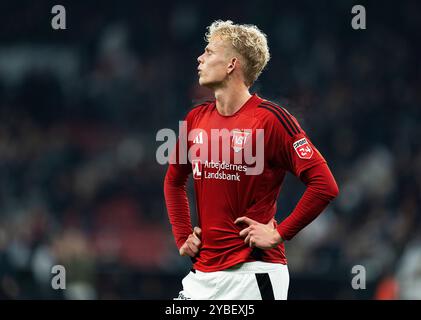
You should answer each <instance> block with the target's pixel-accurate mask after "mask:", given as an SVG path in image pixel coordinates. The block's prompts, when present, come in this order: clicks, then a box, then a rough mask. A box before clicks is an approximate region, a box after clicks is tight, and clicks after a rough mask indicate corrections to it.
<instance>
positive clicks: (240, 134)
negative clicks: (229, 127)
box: [231, 129, 250, 152]
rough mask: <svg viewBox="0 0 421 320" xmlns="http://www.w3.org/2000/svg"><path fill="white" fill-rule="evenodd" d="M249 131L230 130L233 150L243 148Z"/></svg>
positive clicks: (236, 150)
mask: <svg viewBox="0 0 421 320" xmlns="http://www.w3.org/2000/svg"><path fill="white" fill-rule="evenodd" d="M249 134H250V132H247V131H241V130H237V129H234V130H233V131H232V143H231V147H232V148H233V149H234V152H238V151H240V150H241V149H243V148H244V145H245V144H246V141H247V137H248V136H249Z"/></svg>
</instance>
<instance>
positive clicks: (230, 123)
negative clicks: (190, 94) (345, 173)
mask: <svg viewBox="0 0 421 320" xmlns="http://www.w3.org/2000/svg"><path fill="white" fill-rule="evenodd" d="M186 121H187V131H188V133H191V132H194V136H193V137H191V139H190V138H189V139H190V140H189V141H188V148H189V149H190V148H192V147H194V146H196V147H197V145H200V144H206V143H207V145H208V146H209V150H210V149H211V147H210V145H211V144H212V141H211V140H212V139H215V138H214V137H213V135H212V131H211V130H212V129H220V130H222V129H227V130H228V131H229V132H230V135H228V137H226V138H225V139H229V141H225V143H227V144H228V145H229V146H230V152H231V155H230V156H231V159H234V156H235V153H237V152H238V151H239V150H241V149H243V148H244V146H245V144H246V143H252V144H253V143H254V144H256V143H257V139H258V138H257V135H258V134H257V132H258V129H263V130H264V131H263V132H264V139H263V140H262V141H263V143H264V158H263V161H264V166H263V170H262V172H261V173H260V174H258V175H247V171H249V170H250V169H251V167H252V166H250V165H249V164H248V163H246V162H245V161H244V159H243V161H242V162H240V163H238V162H236V163H235V164H234V163H233V162H230V163H228V162H227V161H225V160H226V158H223V154H222V153H219V154H217V156H216V158H215V156H214V155H213V154H212V152H208V155H205V156H204V155H203V154H202V155H201V157H196V156H197V155H196V154H194V155H193V156H192V157H191V159H190V160H189V162H188V163H187V164H170V166H169V168H168V171H167V175H166V182H169V181H171V183H172V184H173V185H178V186H181V187H182V188H185V183H186V180H187V177H188V175H189V174H191V173H193V178H194V188H195V196H196V209H197V214H198V225H199V227H200V228H201V229H202V235H201V241H202V246H201V248H200V251H199V254H198V255H197V256H196V257H195V259H194V268H196V269H197V270H200V271H203V272H211V271H219V270H223V269H226V268H229V267H231V266H234V265H236V264H238V263H241V262H250V261H256V260H259V261H265V262H275V263H282V264H286V263H287V259H286V256H285V248H284V244H283V243H282V244H280V245H278V246H277V247H276V248H273V249H269V250H261V249H258V248H250V247H249V246H247V245H246V244H245V243H244V239H243V238H241V237H240V236H239V232H240V231H241V230H242V229H243V228H244V227H245V226H239V225H236V224H235V223H234V221H235V220H236V219H237V218H238V217H241V216H247V217H249V218H251V219H253V220H256V221H258V222H260V223H265V224H266V223H268V222H269V221H270V220H271V219H272V218H274V216H275V213H276V209H277V208H276V203H277V198H278V196H279V192H280V190H281V185H282V182H283V180H284V177H285V174H286V172H287V171H289V172H291V173H293V174H294V175H296V176H300V174H301V173H302V172H303V171H304V170H306V169H308V168H310V167H312V166H315V165H317V164H320V163H324V162H325V160H324V158H323V157H322V156H321V154H320V153H319V152H318V150H317V149H316V148H315V147H314V145H313V144H312V143H311V141H310V139H309V138H308V137H307V135H306V133H305V132H304V130H303V129H302V128H301V127H300V125H299V124H298V122H297V120H296V119H295V118H294V117H293V116H292V115H291V114H290V113H289V112H288V111H286V110H285V109H284V108H282V107H280V106H278V105H276V104H274V103H272V102H270V101H267V100H263V99H262V98H260V97H259V96H257V95H256V94H254V95H252V96H251V98H250V99H249V100H248V101H247V102H246V103H245V104H244V105H243V106H242V107H241V108H240V109H239V110H238V111H237V112H236V113H234V114H233V115H230V116H223V115H221V114H220V113H219V112H218V110H217V109H216V105H215V102H207V103H204V104H202V105H199V106H197V107H196V108H194V109H192V110H191V111H190V112H189V114H188V115H187V117H186ZM201 132H202V133H201ZM220 139H221V140H223V139H224V138H220ZM220 142H221V146H222V145H223V143H224V141H220ZM253 150H254V151H255V152H256V150H257V149H256V147H255V146H253ZM169 193H171V192H167V191H166V200H167V207H168V211H169V216H170V221H171V224H172V227H173V233H174V236H175V239H176V243H177V246H178V247H179V248H180V247H181V246H182V245H183V244H184V242H185V241H186V239H187V237H188V235H189V234H190V233H191V232H192V228H191V222H190V215H189V214H190V212H189V208H188V201H187V199H185V200H183V201H182V202H183V203H177V204H174V203H173V202H174V201H173V202H172V201H171V195H169ZM178 202H180V201H178ZM175 206H177V212H175V211H174V208H175ZM279 227H281V225H279V226H278V228H279ZM278 231H281V229H278ZM280 234H281V235H282V233H281V232H280Z"/></svg>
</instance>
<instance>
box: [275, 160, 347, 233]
mask: <svg viewBox="0 0 421 320" xmlns="http://www.w3.org/2000/svg"><path fill="white" fill-rule="evenodd" d="M301 179H302V181H303V182H304V183H305V184H306V185H307V189H306V191H305V192H304V194H303V196H302V197H301V199H300V201H299V202H298V204H297V206H296V207H295V209H294V211H293V212H292V213H291V214H290V215H289V216H288V217H287V218H286V219H285V220H284V221H282V223H280V224H279V225H278V227H277V230H278V232H279V234H280V235H281V237H282V239H284V240H291V239H292V238H293V237H294V236H295V235H296V234H297V233H298V232H299V231H300V230H302V229H303V228H305V227H306V226H307V225H308V224H310V223H311V222H312V221H313V220H314V219H315V218H316V217H317V216H318V215H319V214H320V213H321V212H322V211H323V210H324V209H325V208H326V207H327V206H328V204H329V203H330V201H332V200H333V199H334V198H335V197H336V196H337V195H338V193H339V190H338V186H337V184H336V181H335V179H334V177H333V175H332V173H331V172H330V170H329V167H328V166H327V165H326V164H325V163H323V164H320V165H317V166H314V167H312V168H310V169H308V170H306V171H305V172H304V173H303V175H302V177H301Z"/></svg>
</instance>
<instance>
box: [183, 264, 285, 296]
mask: <svg viewBox="0 0 421 320" xmlns="http://www.w3.org/2000/svg"><path fill="white" fill-rule="evenodd" d="M182 284H183V290H182V291H180V293H179V296H178V298H175V300H184V299H192V300H286V299H287V296H288V287H289V273H288V266H287V265H283V264H280V263H269V262H261V261H254V262H246V263H240V264H238V265H236V266H234V267H232V268H229V269H226V270H223V271H215V272H201V271H198V270H192V271H190V273H189V274H188V275H187V276H186V277H184V279H183V280H182Z"/></svg>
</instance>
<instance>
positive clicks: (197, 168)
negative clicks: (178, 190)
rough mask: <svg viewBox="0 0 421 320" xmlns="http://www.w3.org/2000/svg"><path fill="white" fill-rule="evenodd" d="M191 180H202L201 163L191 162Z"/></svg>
mask: <svg viewBox="0 0 421 320" xmlns="http://www.w3.org/2000/svg"><path fill="white" fill-rule="evenodd" d="M192 170H193V179H196V180H201V179H202V162H201V161H200V160H192Z"/></svg>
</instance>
